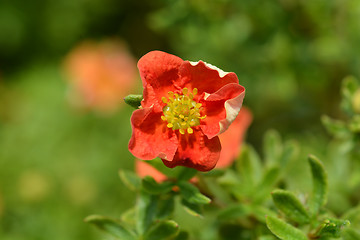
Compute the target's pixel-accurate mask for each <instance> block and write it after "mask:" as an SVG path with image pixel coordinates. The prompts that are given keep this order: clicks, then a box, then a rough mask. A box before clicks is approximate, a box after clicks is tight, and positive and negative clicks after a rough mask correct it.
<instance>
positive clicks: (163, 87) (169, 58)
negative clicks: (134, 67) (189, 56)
mask: <svg viewBox="0 0 360 240" xmlns="http://www.w3.org/2000/svg"><path fill="white" fill-rule="evenodd" d="M183 62H184V61H183V60H182V59H181V58H179V57H177V56H175V55H171V54H168V53H165V52H161V51H152V52H149V53H147V54H145V55H144V56H143V57H142V58H140V60H139V62H138V68H139V71H140V76H141V79H142V82H143V87H144V101H143V103H142V106H143V107H150V106H152V105H154V109H155V111H157V112H158V111H161V110H162V106H163V105H164V104H163V103H162V101H161V98H162V97H166V96H167V93H168V92H169V91H174V90H175V86H174V82H176V81H178V79H179V75H178V72H179V67H180V65H181V64H182V63H183Z"/></svg>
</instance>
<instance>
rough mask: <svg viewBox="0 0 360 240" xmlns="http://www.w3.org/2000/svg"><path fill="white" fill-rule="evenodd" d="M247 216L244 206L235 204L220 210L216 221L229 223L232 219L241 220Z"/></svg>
mask: <svg viewBox="0 0 360 240" xmlns="http://www.w3.org/2000/svg"><path fill="white" fill-rule="evenodd" d="M248 214H249V211H248V209H246V208H245V207H244V205H242V204H236V205H233V206H230V207H227V208H225V209H224V210H222V211H221V212H220V213H219V215H218V219H219V220H220V221H231V220H234V219H239V218H242V217H244V216H246V215H248Z"/></svg>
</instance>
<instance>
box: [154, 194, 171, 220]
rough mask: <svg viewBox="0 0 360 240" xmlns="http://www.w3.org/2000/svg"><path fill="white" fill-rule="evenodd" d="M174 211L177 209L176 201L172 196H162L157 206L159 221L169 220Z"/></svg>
mask: <svg viewBox="0 0 360 240" xmlns="http://www.w3.org/2000/svg"><path fill="white" fill-rule="evenodd" d="M174 209H175V199H174V196H173V195H172V194H171V195H169V194H168V195H165V196H160V197H159V199H158V205H157V214H156V217H157V219H167V218H168V217H169V216H170V215H172V214H173V212H174Z"/></svg>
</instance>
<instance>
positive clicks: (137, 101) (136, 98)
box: [124, 94, 143, 108]
mask: <svg viewBox="0 0 360 240" xmlns="http://www.w3.org/2000/svg"><path fill="white" fill-rule="evenodd" d="M142 99H143V95H135V94H130V95H127V96H126V97H125V98H124V101H125V103H126V104H128V105H130V106H132V107H134V108H139V107H140V105H141V101H142Z"/></svg>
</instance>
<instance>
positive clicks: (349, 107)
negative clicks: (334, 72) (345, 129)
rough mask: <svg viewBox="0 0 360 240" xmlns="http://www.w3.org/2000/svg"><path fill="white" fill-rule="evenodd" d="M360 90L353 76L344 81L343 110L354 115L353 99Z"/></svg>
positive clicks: (342, 90)
mask: <svg viewBox="0 0 360 240" xmlns="http://www.w3.org/2000/svg"><path fill="white" fill-rule="evenodd" d="M358 88H359V84H358V82H357V80H356V78H354V77H353V76H348V77H346V78H345V79H344V80H343V81H342V86H341V93H342V101H341V107H342V109H343V110H344V111H345V112H347V113H350V114H352V113H353V97H354V95H355V93H356V91H357V89H358Z"/></svg>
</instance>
